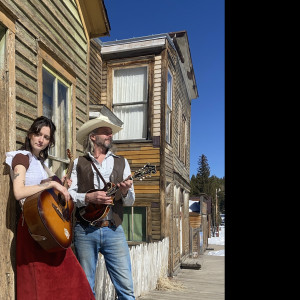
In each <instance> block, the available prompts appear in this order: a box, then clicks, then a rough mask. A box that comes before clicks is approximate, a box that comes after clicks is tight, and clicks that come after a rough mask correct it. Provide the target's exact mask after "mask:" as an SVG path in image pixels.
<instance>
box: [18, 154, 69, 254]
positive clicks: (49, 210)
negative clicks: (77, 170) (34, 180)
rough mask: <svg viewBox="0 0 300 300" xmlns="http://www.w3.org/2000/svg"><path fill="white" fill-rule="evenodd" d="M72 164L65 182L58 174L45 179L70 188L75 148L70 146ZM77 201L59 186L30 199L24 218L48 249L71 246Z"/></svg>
mask: <svg viewBox="0 0 300 300" xmlns="http://www.w3.org/2000/svg"><path fill="white" fill-rule="evenodd" d="M67 156H68V158H69V159H70V163H69V166H68V169H67V172H66V179H65V181H64V184H63V183H62V182H61V180H60V179H59V178H58V177H57V176H55V175H54V176H52V177H50V178H48V179H46V180H43V181H42V182H45V181H49V180H55V181H57V182H59V183H60V184H61V185H64V186H65V187H66V188H67V187H68V182H67V179H69V178H70V176H71V172H72V166H73V157H72V155H71V151H70V150H69V149H67ZM73 210H74V203H73V200H72V199H70V200H69V201H66V200H65V199H64V198H63V197H62V195H61V194H60V193H59V192H58V191H57V190H56V189H53V188H51V189H47V190H44V191H42V192H39V193H36V194H34V195H32V196H29V197H27V198H26V200H25V202H24V205H23V213H24V218H25V221H26V223H27V226H28V229H29V233H30V235H31V236H32V238H33V239H34V240H35V241H36V242H37V243H38V244H39V245H40V246H41V247H42V248H43V249H44V250H46V251H47V252H56V251H61V250H64V249H67V248H68V247H70V245H71V243H72V237H73V232H72V222H73V220H72V212H73Z"/></svg>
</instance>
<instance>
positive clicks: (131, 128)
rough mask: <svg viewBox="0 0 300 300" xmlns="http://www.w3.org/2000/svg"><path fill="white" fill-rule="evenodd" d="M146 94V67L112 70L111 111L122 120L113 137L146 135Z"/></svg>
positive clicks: (132, 137) (138, 137)
mask: <svg viewBox="0 0 300 300" xmlns="http://www.w3.org/2000/svg"><path fill="white" fill-rule="evenodd" d="M147 94H148V92H147V67H139V68H130V69H119V70H115V71H114V80H113V104H114V109H113V111H114V113H115V115H116V116H117V117H118V118H119V119H120V120H121V121H123V122H124V124H123V130H121V131H120V132H118V133H117V134H116V135H115V136H114V139H116V140H126V139H143V138H146V137H147ZM116 104H122V105H120V106H119V105H116Z"/></svg>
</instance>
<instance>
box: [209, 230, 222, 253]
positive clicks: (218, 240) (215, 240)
mask: <svg viewBox="0 0 300 300" xmlns="http://www.w3.org/2000/svg"><path fill="white" fill-rule="evenodd" d="M208 245H224V246H225V226H220V227H219V236H218V237H217V236H212V237H210V238H208ZM206 255H215V256H225V249H223V250H218V251H209V252H208V253H206Z"/></svg>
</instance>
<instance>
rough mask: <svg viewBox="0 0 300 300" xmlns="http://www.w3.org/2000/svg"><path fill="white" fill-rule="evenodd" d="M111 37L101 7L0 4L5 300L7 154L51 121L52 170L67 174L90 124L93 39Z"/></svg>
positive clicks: (4, 274)
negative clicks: (41, 119)
mask: <svg viewBox="0 0 300 300" xmlns="http://www.w3.org/2000/svg"><path fill="white" fill-rule="evenodd" d="M109 31H110V24H109V21H108V17H107V13H106V9H105V6H104V4H103V1H102V0H89V1H84V0H51V1H49V0H30V1H29V0H0V72H1V80H0V127H1V143H0V158H1V162H2V164H1V172H0V190H1V194H0V226H1V227H0V234H1V243H0V270H1V274H0V289H1V297H2V298H1V299H14V298H15V274H14V273H15V230H16V217H15V216H16V201H15V200H14V198H13V196H12V195H11V194H10V193H11V186H10V184H11V183H10V178H9V175H8V170H7V167H6V166H5V164H4V162H5V152H7V151H13V150H17V149H19V148H20V146H21V143H22V142H23V141H24V139H25V135H26V131H27V130H28V129H29V126H30V125H31V123H32V121H33V120H34V119H35V118H36V117H38V116H40V115H46V116H48V117H50V118H52V119H53V120H54V122H55V124H56V126H57V135H56V146H55V148H54V149H52V151H51V156H50V159H49V162H48V165H49V166H50V167H51V168H52V170H53V171H54V172H56V173H57V175H60V174H62V172H63V171H64V169H65V167H66V163H68V159H67V157H66V149H67V148H70V149H71V151H72V153H73V154H74V155H75V154H76V145H74V144H72V141H74V140H76V139H75V138H76V130H77V129H78V128H79V127H80V126H81V125H82V124H83V123H84V122H85V121H86V120H87V119H88V109H89V107H88V103H89V75H88V73H89V46H90V39H91V38H95V37H101V36H104V35H108V33H109Z"/></svg>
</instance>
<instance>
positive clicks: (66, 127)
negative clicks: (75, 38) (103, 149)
mask: <svg viewBox="0 0 300 300" xmlns="http://www.w3.org/2000/svg"><path fill="white" fill-rule="evenodd" d="M42 77H43V100H42V101H43V115H44V116H46V117H48V118H49V119H51V120H52V121H53V122H54V124H55V126H56V133H55V147H53V148H51V149H50V151H49V159H48V161H47V162H46V163H47V165H48V167H49V168H50V169H52V171H53V172H54V173H56V174H57V175H58V176H62V175H63V174H64V171H65V169H66V167H67V165H66V164H68V158H67V153H66V150H67V149H71V141H72V130H71V119H72V118H71V100H70V98H71V97H70V84H69V83H68V82H67V81H66V80H65V79H64V78H62V77H61V76H60V75H59V74H58V73H57V72H55V71H54V70H52V69H50V68H49V67H47V66H46V65H43V69H42Z"/></svg>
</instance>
